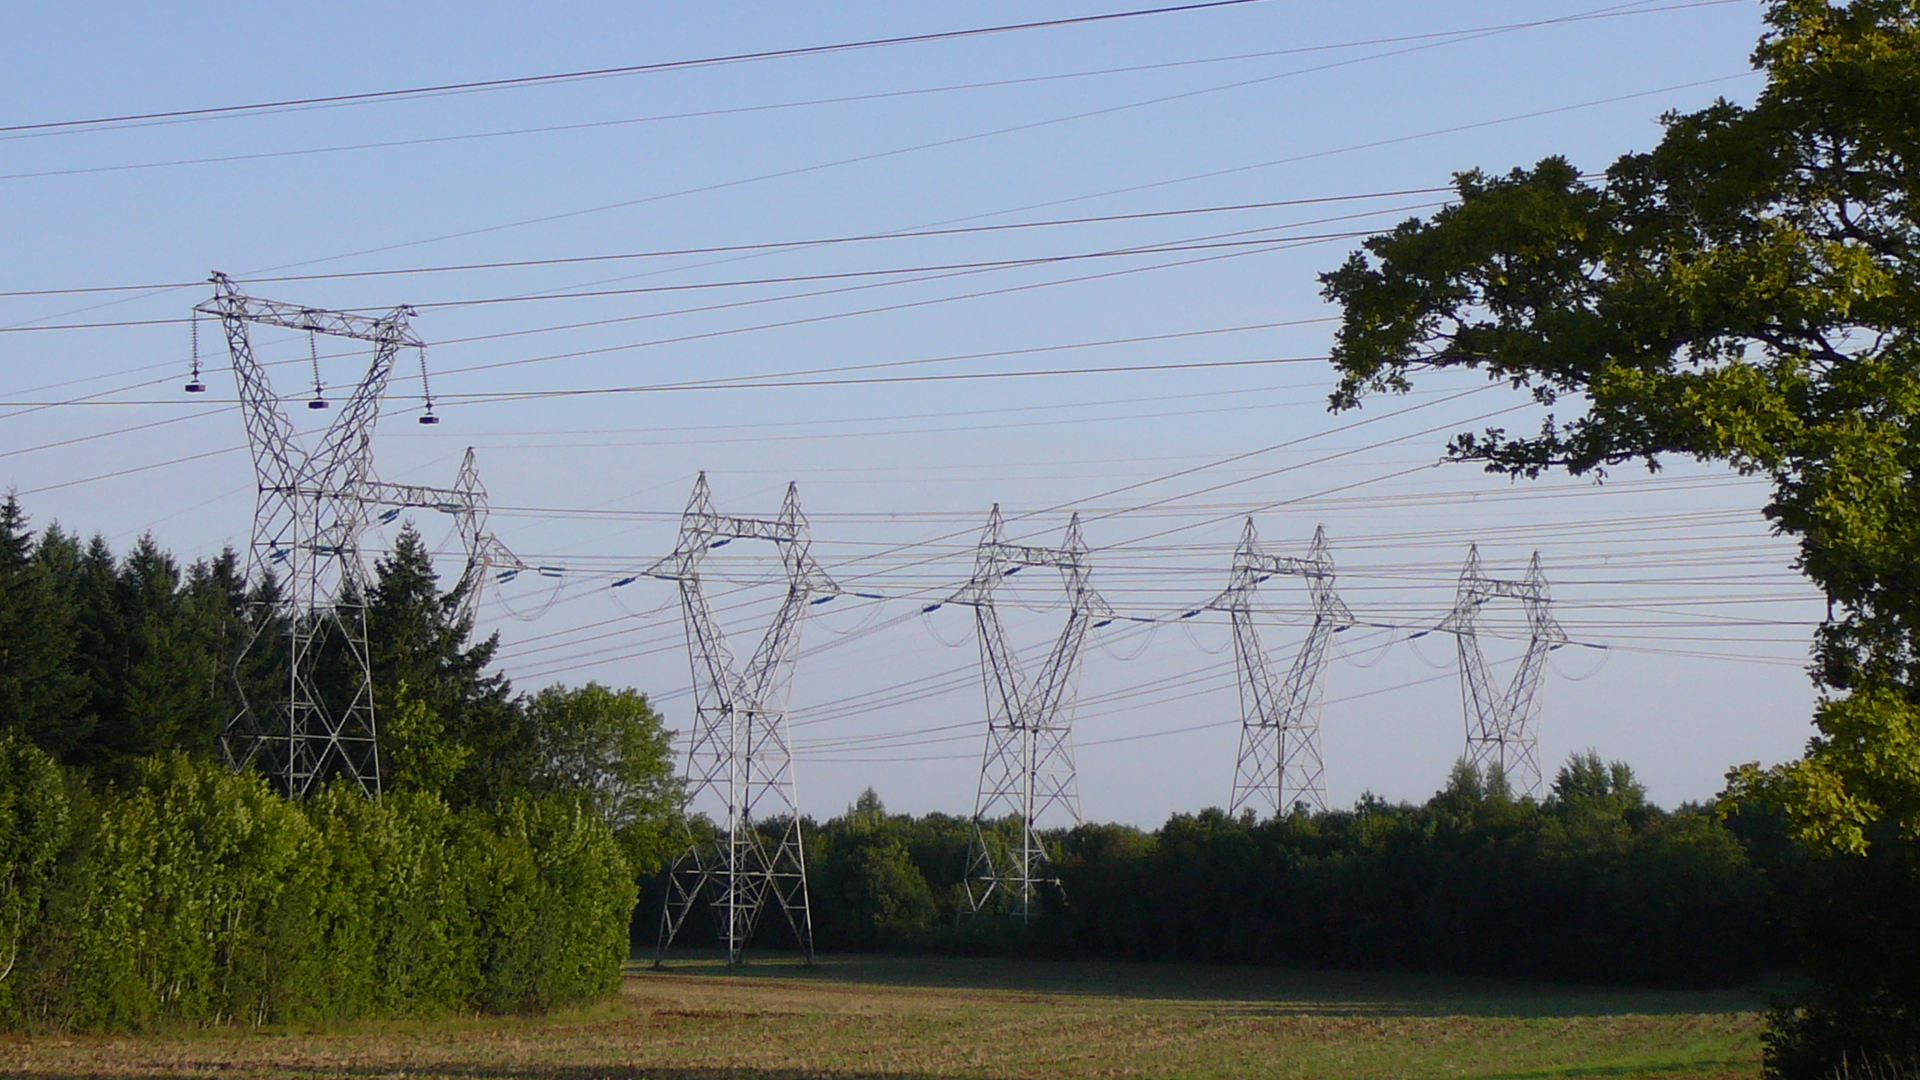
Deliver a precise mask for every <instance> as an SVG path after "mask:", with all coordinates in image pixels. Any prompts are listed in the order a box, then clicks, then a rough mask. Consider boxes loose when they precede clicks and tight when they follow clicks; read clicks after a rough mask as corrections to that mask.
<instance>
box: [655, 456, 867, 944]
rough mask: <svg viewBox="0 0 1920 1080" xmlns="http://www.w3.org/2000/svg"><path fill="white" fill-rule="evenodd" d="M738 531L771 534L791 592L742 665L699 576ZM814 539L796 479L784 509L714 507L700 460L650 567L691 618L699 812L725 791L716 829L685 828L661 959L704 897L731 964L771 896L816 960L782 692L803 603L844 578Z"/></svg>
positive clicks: (688, 783) (820, 597)
mask: <svg viewBox="0 0 1920 1080" xmlns="http://www.w3.org/2000/svg"><path fill="white" fill-rule="evenodd" d="M735 540H765V541H769V542H771V543H773V544H774V545H775V546H776V547H777V548H778V549H779V551H780V559H781V563H782V565H783V566H784V567H785V569H786V577H787V593H786V597H785V598H784V599H783V600H782V601H781V604H780V607H779V609H778V610H777V611H776V612H775V613H774V615H773V619H772V622H771V623H769V624H768V626H767V630H766V633H765V635H764V636H763V637H762V638H761V639H760V644H759V646H758V647H757V648H756V649H755V650H754V653H753V658H752V659H750V660H749V661H747V666H746V668H745V670H741V669H739V668H738V666H737V664H736V663H735V661H734V658H733V653H732V651H731V650H730V649H729V648H728V647H727V638H726V634H725V633H724V632H723V631H722V630H721V628H720V624H719V622H718V621H717V620H716V619H715V618H714V616H713V608H712V606H711V605H710V604H709V603H708V601H707V595H706V592H705V590H704V589H703V588H702V587H701V583H700V565H701V562H702V561H703V560H704V559H705V558H706V556H707V553H708V552H709V551H711V550H713V549H714V548H717V547H720V546H721V545H723V544H728V543H731V542H733V541H735ZM811 543H812V539H811V536H810V534H809V533H808V531H807V519H806V518H805V517H804V516H803V515H802V514H801V513H800V494H799V489H798V488H797V487H796V486H795V485H793V484H788V485H787V497H786V501H785V502H784V503H783V504H782V505H781V507H780V516H779V517H778V518H775V519H773V520H765V519H760V518H743V517H733V516H730V515H726V514H721V513H719V512H718V511H716V510H715V509H714V508H713V499H712V496H711V494H710V493H709V491H708V489H707V474H706V473H704V472H703V473H701V474H700V476H699V479H697V480H696V481H694V485H693V496H692V498H690V499H688V500H687V509H686V512H685V513H684V514H683V515H682V516H681V518H680V539H679V542H678V543H677V544H676V545H674V549H673V553H672V554H671V555H668V556H667V557H666V558H664V559H661V560H660V561H659V562H657V563H655V564H654V565H653V566H652V567H651V568H650V569H649V570H648V571H647V574H648V575H649V576H652V577H655V578H660V579H662V580H665V581H672V582H676V583H677V584H678V585H679V586H680V606H681V611H682V614H683V615H684V617H685V620H686V632H687V654H688V657H689V658H690V659H691V661H692V663H693V699H694V716H693V730H692V731H691V732H690V733H689V736H688V739H687V747H686V773H685V798H686V805H687V809H688V811H689V813H691V812H693V811H695V810H698V809H699V808H700V807H699V803H700V802H701V800H703V799H705V800H707V801H709V802H711V801H713V800H715V799H718V800H721V801H722V802H723V803H724V810H725V813H724V818H723V820H719V821H716V822H714V825H715V826H716V827H717V828H718V829H719V833H718V834H717V835H716V836H714V837H712V838H711V839H702V838H699V837H697V836H695V835H693V834H692V832H691V830H690V831H689V834H688V841H689V842H688V846H687V849H686V851H685V853H684V854H682V855H681V856H680V857H679V858H678V859H676V860H675V861H674V863H673V866H672V867H671V868H670V869H669V871H668V873H667V896H666V902H665V904H664V906H663V910H662V911H661V913H660V940H659V946H658V949H657V951H656V952H655V954H654V963H655V964H656V965H657V964H659V963H661V962H663V961H664V960H665V958H666V951H667V947H668V946H669V945H671V944H672V943H673V939H674V936H675V935H676V934H678V933H679V931H680V926H681V924H682V923H683V922H685V921H686V917H687V913H688V912H690V911H692V910H693V907H694V905H695V904H696V903H697V902H698V901H699V900H700V899H701V898H702V897H705V898H706V899H707V900H708V901H709V902H710V904H711V906H712V909H713V912H714V916H715V919H716V921H717V923H718V929H719V933H720V939H721V941H722V942H723V943H724V944H725V946H726V949H727V962H728V963H729V964H738V963H740V962H741V959H742V955H743V954H744V953H745V951H746V949H747V946H748V945H749V944H750V943H751V942H752V940H753V933H754V929H755V928H756V927H757V926H758V925H759V922H760V918H761V915H762V914H763V913H764V911H765V909H766V907H767V905H768V903H769V901H771V902H772V903H775V904H778V905H779V906H780V911H781V914H782V915H784V916H785V918H786V921H787V925H788V927H789V928H790V929H791V930H792V931H793V936H794V939H795V941H796V942H797V943H798V944H799V946H800V949H801V951H802V952H803V953H805V954H806V957H807V960H808V962H809V963H811V962H812V960H813V916H812V914H811V911H810V909H809V907H808V904H807V862H806V852H805V851H804V850H803V848H802V845H801V839H800V805H799V798H798V796H797V795H796V794H795V792H794V776H793V749H792V746H791V744H790V743H789V742H788V739H787V712H786V703H787V694H788V691H789V689H790V688H791V686H792V682H793V666H794V655H795V653H796V652H797V651H798V650H799V647H800V627H801V623H802V622H803V621H804V620H805V618H806V614H807V609H808V608H810V607H812V606H813V605H814V604H815V603H818V602H821V601H824V600H826V599H828V598H830V597H832V596H836V595H838V594H839V592H840V589H839V586H837V585H835V584H834V582H833V579H832V578H830V577H828V576H827V574H826V571H824V570H822V569H820V567H819V565H818V564H816V563H815V562H814V561H813V556H812V554H811V553H810V552H809V547H810V545H811ZM762 822H768V823H771V824H773V825H774V826H775V827H776V828H778V829H779V830H780V839H779V841H778V842H777V843H776V844H773V845H771V846H769V845H768V844H767V843H766V841H765V839H764V838H763V836H762V834H761V832H760V829H759V825H760V824H761V823H762Z"/></svg>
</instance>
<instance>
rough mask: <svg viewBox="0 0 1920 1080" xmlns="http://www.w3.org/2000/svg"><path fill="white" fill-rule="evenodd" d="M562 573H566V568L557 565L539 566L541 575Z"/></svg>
mask: <svg viewBox="0 0 1920 1080" xmlns="http://www.w3.org/2000/svg"><path fill="white" fill-rule="evenodd" d="M564 573H566V570H565V569H563V568H561V567H558V566H542V567H540V576H541V577H559V576H560V575H561V574H564Z"/></svg>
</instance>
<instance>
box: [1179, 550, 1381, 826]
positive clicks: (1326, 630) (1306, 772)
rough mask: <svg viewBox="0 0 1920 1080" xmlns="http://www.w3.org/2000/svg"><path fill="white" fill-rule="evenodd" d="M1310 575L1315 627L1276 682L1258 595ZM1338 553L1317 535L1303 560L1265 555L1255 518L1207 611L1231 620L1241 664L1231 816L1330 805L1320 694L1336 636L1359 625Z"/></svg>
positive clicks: (1235, 656)
mask: <svg viewBox="0 0 1920 1080" xmlns="http://www.w3.org/2000/svg"><path fill="white" fill-rule="evenodd" d="M1282 575H1285V576H1293V577H1301V578H1305V579H1306V581H1307V591H1308V593H1309V594H1310V595H1311V596H1312V598H1313V625H1312V626H1311V627H1309V628H1308V630H1307V637H1306V640H1305V641H1302V642H1301V643H1300V651H1299V652H1298V653H1296V654H1294V658H1293V667H1292V668H1290V669H1289V670H1288V671H1287V678H1286V681H1285V682H1284V683H1283V682H1280V681H1278V680H1277V679H1275V678H1274V671H1273V664H1272V662H1271V661H1270V660H1268V659H1267V650H1266V647H1265V646H1264V645H1262V644H1261V642H1260V631H1259V629H1258V628H1257V627H1255V626H1254V623H1253V598H1254V594H1255V592H1256V591H1258V589H1259V588H1260V583H1261V582H1263V581H1266V580H1267V579H1268V578H1272V577H1276V576H1282ZM1333 577H1334V575H1333V556H1332V554H1331V553H1330V552H1329V551H1328V549H1327V530H1326V529H1325V528H1324V527H1322V528H1318V529H1315V530H1314V533H1313V546H1312V547H1310V548H1309V549H1308V550H1307V557H1306V558H1304V559H1296V558H1289V557H1287V556H1283V555H1269V554H1266V553H1265V552H1262V551H1261V550H1260V540H1259V534H1258V533H1256V532H1255V531H1254V527H1253V519H1252V518H1248V519H1247V527H1246V529H1245V530H1244V531H1242V532H1241V534H1240V547H1239V550H1237V551H1235V552H1234V555H1233V577H1232V578H1231V579H1230V583H1229V584H1228V585H1227V589H1226V591H1225V592H1223V593H1221V594H1220V596H1219V597H1218V598H1217V599H1215V600H1214V601H1213V602H1212V603H1211V604H1209V605H1207V606H1208V607H1211V608H1213V609H1214V610H1216V611H1225V612H1227V613H1228V614H1229V615H1230V616H1231V617H1232V619H1233V648H1234V658H1235V660H1236V664H1235V666H1236V667H1238V668H1239V672H1240V713H1241V721H1240V756H1239V759H1238V761H1237V762H1236V763H1235V765H1234V769H1233V800H1232V802H1231V803H1230V804H1229V805H1228V808H1227V812H1228V813H1231V814H1238V813H1239V812H1240V811H1241V810H1242V809H1243V808H1248V807H1251V806H1254V805H1255V804H1258V805H1260V806H1262V807H1264V808H1265V809H1267V810H1269V811H1271V812H1272V813H1273V814H1275V815H1276V816H1278V815H1282V814H1285V813H1287V812H1289V811H1290V810H1292V809H1294V808H1295V807H1298V806H1302V805H1306V806H1311V807H1313V808H1315V809H1318V810H1325V809H1326V808H1327V789H1326V784H1325V780H1324V771H1325V766H1324V764H1323V762H1322V761H1321V758H1320V692H1321V687H1322V684H1323V680H1322V676H1323V675H1324V674H1325V673H1326V668H1327V646H1328V644H1329V643H1331V642H1332V640H1333V635H1335V634H1337V633H1339V632H1340V631H1342V630H1345V629H1346V628H1347V627H1349V626H1352V625H1353V614H1352V612H1349V611H1348V610H1347V605H1346V604H1344V603H1342V602H1341V600H1340V596H1339V594H1338V593H1336V592H1334V589H1333Z"/></svg>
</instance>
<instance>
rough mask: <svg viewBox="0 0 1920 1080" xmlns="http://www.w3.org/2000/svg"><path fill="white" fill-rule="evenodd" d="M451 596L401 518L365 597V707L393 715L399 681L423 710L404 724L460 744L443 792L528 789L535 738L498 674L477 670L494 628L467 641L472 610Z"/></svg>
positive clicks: (451, 795) (467, 797) (457, 797)
mask: <svg viewBox="0 0 1920 1080" xmlns="http://www.w3.org/2000/svg"><path fill="white" fill-rule="evenodd" d="M460 600H461V598H460V596H459V595H458V593H457V591H449V592H445V593H443V592H441V591H440V582H439V577H438V575H436V574H435V573H434V569H433V555H432V553H431V552H429V551H428V550H427V546H426V543H425V542H424V541H423V540H422V539H421V538H420V533H419V532H418V531H417V530H416V529H415V528H414V527H413V525H412V524H411V523H409V524H407V525H406V526H405V527H403V528H402V529H401V530H400V534H399V536H398V537H397V538H396V539H395V542H394V547H393V552H392V553H391V554H390V555H388V556H387V557H386V558H384V559H380V560H378V561H376V563H375V564H374V584H373V589H372V592H371V593H370V594H369V596H368V597H367V637H368V641H369V643H370V645H371V648H372V660H373V685H374V706H375V712H376V715H393V710H394V709H395V708H396V707H397V706H399V705H400V704H401V698H400V696H399V691H400V688H401V687H403V686H404V687H405V688H406V689H405V694H406V698H407V702H406V704H407V706H408V707H409V708H421V707H424V708H425V709H426V710H428V712H429V713H430V714H431V719H430V720H428V721H425V722H421V721H420V719H419V718H413V720H414V722H413V723H412V724H411V727H410V730H411V731H413V732H416V733H417V732H421V731H434V730H438V731H439V732H442V733H443V735H441V736H440V737H444V738H447V739H451V740H454V741H456V742H457V743H459V744H460V746H461V747H462V748H463V749H464V750H465V751H466V753H465V754H464V755H463V758H464V761H463V764H462V766H461V768H460V771H459V772H458V774H456V778H455V780H454V782H453V783H452V784H451V785H450V786H449V787H448V788H447V791H446V795H447V797H448V799H449V801H452V802H455V803H466V804H476V803H477V804H486V803H497V802H500V801H502V800H504V799H506V798H510V797H511V796H513V795H515V794H518V793H521V792H524V791H526V790H528V789H529V787H530V785H531V784H532V783H533V782H534V777H535V776H536V774H537V771H538V768H539V746H538V742H537V740H536V739H535V738H534V734H533V729H532V725H531V724H530V722H529V721H528V718H527V715H526V713H525V711H524V710H522V709H520V708H519V707H517V706H516V704H515V703H514V702H513V701H512V699H511V697H510V695H511V693H512V687H511V685H510V684H509V683H508V682H507V679H506V677H505V676H502V675H497V674H494V675H490V674H488V673H487V670H486V669H487V666H488V665H489V664H490V663H492V661H493V657H494V653H495V652H497V651H498V650H499V635H498V634H493V635H489V636H488V637H487V638H486V640H484V641H481V642H478V643H472V642H471V641H470V639H471V637H472V634H473V620H472V618H471V616H463V615H462V614H461V612H460ZM416 749H420V748H416ZM428 756H432V755H428ZM396 779H404V778H396Z"/></svg>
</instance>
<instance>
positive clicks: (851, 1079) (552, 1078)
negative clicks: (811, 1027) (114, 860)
mask: <svg viewBox="0 0 1920 1080" xmlns="http://www.w3.org/2000/svg"><path fill="white" fill-rule="evenodd" d="M264 1071H266V1072H268V1073H270V1074H271V1075H272V1076H275V1077H315V1078H317V1080H318V1078H325V1080H376V1078H377V1080H393V1077H395V1076H396V1075H404V1076H406V1077H408V1078H409V1080H437V1078H439V1077H449V1078H460V1080H467V1078H471V1080H819V1078H822V1077H831V1078H832V1080H931V1078H932V1077H933V1076H934V1075H936V1074H934V1073H925V1072H850V1071H846V1070H843V1069H838V1068H834V1069H827V1070H820V1069H755V1068H745V1067H738V1068H736V1067H708V1066H695V1067H691V1068H672V1067H668V1068H661V1067H659V1066H654V1065H591V1066H589V1065H578V1066H574V1065H546V1064H542V1065H535V1066H531V1067H526V1066H523V1067H519V1068H514V1067H510V1066H496V1065H467V1064H461V1063H457V1062H448V1063H445V1064H440V1065H434V1066H432V1067H430V1068H427V1069H425V1070H413V1069H409V1070H407V1071H406V1072H405V1073H403V1074H402V1073H396V1071H395V1070H394V1069H393V1068H392V1067H391V1066H389V1065H365V1066H357V1065H330V1066H316V1065H300V1066H278V1065H276V1066H273V1067H272V1068H271V1069H267V1070H264ZM7 1075H8V1077H9V1078H12V1077H18V1078H19V1080H127V1077H128V1074H127V1073H124V1072H42V1071H37V1070H34V1069H31V1068H29V1069H25V1070H21V1071H17V1072H9V1073H8V1074H7ZM148 1075H156V1074H148ZM187 1075H195V1073H188V1074H187ZM939 1075H950V1074H939Z"/></svg>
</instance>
